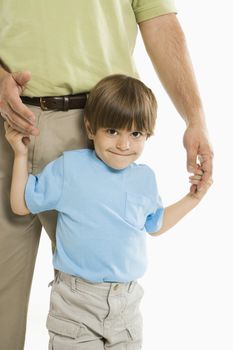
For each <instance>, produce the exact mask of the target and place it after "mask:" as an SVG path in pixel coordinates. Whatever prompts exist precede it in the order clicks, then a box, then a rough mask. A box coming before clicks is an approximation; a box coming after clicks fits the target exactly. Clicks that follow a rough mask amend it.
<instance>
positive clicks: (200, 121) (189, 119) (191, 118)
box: [139, 14, 213, 192]
mask: <svg viewBox="0 0 233 350" xmlns="http://www.w3.org/2000/svg"><path fill="white" fill-rule="evenodd" d="M139 27H140V31H141V34H142V37H143V40H144V44H145V47H146V50H147V52H148V55H149V57H150V59H151V61H152V63H153V66H154V68H155V70H156V72H157V74H158V76H159V78H160V80H161V82H162V84H163V86H164V88H165V89H166V91H167V93H168V95H169V96H170V98H171V100H172V101H173V103H174V105H175V107H176V109H177V111H178V112H179V114H180V115H181V116H182V118H183V119H184V121H185V122H186V125H187V129H186V131H185V134H184V147H185V148H186V150H187V168H188V170H189V171H190V172H193V170H195V169H197V156H198V155H199V156H201V157H202V167H203V168H202V169H203V170H204V172H205V173H204V176H203V179H202V182H203V183H204V182H206V181H207V180H208V178H209V177H210V176H211V174H212V157H213V152H212V149H211V146H210V143H209V141H208V136H207V128H206V124H205V117H204V111H203V106H202V102H201V98H200V95H199V92H198V87H197V82H196V78H195V75H194V71H193V67H192V63H191V59H190V56H189V53H188V49H187V45H186V40H185V36H184V33H183V31H182V28H181V26H180V24H179V22H178V20H177V18H176V15H175V14H168V15H164V16H159V17H155V18H152V19H150V20H147V21H144V22H141V23H139ZM199 186H200V187H201V186H202V183H200V184H199ZM194 188H195V189H196V186H193V188H192V192H194Z"/></svg>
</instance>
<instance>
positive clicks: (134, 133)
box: [131, 131, 143, 138]
mask: <svg viewBox="0 0 233 350" xmlns="http://www.w3.org/2000/svg"><path fill="white" fill-rule="evenodd" d="M131 135H132V136H133V137H134V138H139V137H140V136H142V135H143V133H142V132H141V131H134V132H132V133H131Z"/></svg>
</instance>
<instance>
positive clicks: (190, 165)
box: [187, 150, 197, 173]
mask: <svg viewBox="0 0 233 350" xmlns="http://www.w3.org/2000/svg"><path fill="white" fill-rule="evenodd" d="M187 170H188V172H190V173H194V172H195V171H196V170H197V152H196V151H195V150H194V151H191V150H189V151H187Z"/></svg>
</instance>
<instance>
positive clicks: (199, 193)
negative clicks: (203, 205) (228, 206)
mask: <svg viewBox="0 0 233 350" xmlns="http://www.w3.org/2000/svg"><path fill="white" fill-rule="evenodd" d="M203 175H204V171H203V170H202V167H201V165H198V168H197V170H196V172H195V173H194V175H192V176H190V177H189V182H190V183H191V184H192V186H191V189H190V193H189V194H190V196H192V197H193V198H196V199H198V200H201V199H202V197H204V195H205V194H206V192H207V191H208V189H209V188H210V186H211V185H212V183H213V180H212V178H211V177H210V178H209V179H208V180H207V181H205V182H204V183H203V184H202V185H201V187H200V184H201V182H202V177H203ZM194 186H195V187H196V190H195V191H193V188H194Z"/></svg>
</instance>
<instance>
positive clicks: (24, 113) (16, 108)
mask: <svg viewBox="0 0 233 350" xmlns="http://www.w3.org/2000/svg"><path fill="white" fill-rule="evenodd" d="M8 106H9V107H10V108H11V110H12V111H13V112H14V113H15V114H18V115H19V116H20V117H21V118H23V119H25V120H27V121H28V122H29V123H30V124H32V125H34V124H35V116H34V114H33V113H32V111H31V110H30V109H29V108H28V107H27V106H25V104H23V103H22V101H21V99H20V98H19V97H15V98H11V99H9V100H8Z"/></svg>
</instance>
